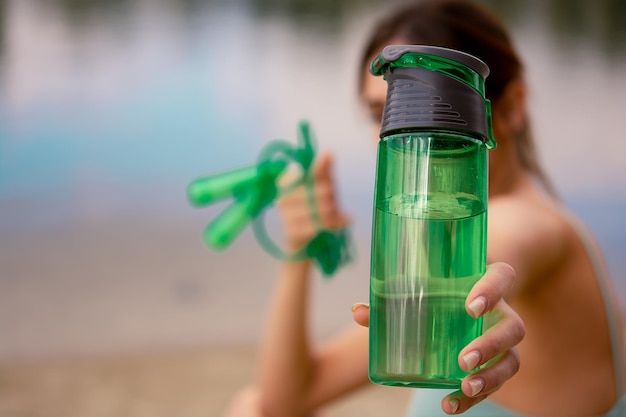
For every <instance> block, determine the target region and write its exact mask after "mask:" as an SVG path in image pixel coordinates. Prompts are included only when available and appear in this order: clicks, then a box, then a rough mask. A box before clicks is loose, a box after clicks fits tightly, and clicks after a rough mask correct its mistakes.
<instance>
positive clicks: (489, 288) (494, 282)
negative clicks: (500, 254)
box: [465, 262, 515, 318]
mask: <svg viewBox="0 0 626 417" xmlns="http://www.w3.org/2000/svg"><path fill="white" fill-rule="evenodd" d="M514 283H515V270H514V269H513V267H512V266H510V265H508V264H505V263H503V262H497V263H494V264H491V265H489V266H488V267H487V271H486V272H485V275H483V276H482V278H481V279H479V280H478V282H477V283H476V284H475V285H474V287H473V288H472V290H471V291H470V293H469V294H468V295H467V298H466V301H465V308H466V309H467V312H468V313H469V314H470V315H471V316H472V317H474V318H478V317H481V316H482V315H483V314H485V313H486V312H487V311H490V310H491V309H493V308H494V307H495V305H496V304H497V303H498V302H499V301H500V300H501V299H502V298H504V296H505V295H506V294H507V293H508V291H509V290H510V289H511V288H512V287H513V284H514Z"/></svg>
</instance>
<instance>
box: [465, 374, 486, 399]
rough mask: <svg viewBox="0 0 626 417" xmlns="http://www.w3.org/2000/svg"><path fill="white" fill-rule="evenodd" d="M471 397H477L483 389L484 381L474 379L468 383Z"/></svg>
mask: <svg viewBox="0 0 626 417" xmlns="http://www.w3.org/2000/svg"><path fill="white" fill-rule="evenodd" d="M469 386H470V391H471V392H472V397H475V396H477V395H478V394H480V392H481V391H482V390H483V388H485V381H484V380H483V379H482V378H474V379H472V380H470V381H469Z"/></svg>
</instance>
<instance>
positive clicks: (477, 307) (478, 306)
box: [467, 295, 487, 318]
mask: <svg viewBox="0 0 626 417" xmlns="http://www.w3.org/2000/svg"><path fill="white" fill-rule="evenodd" d="M467 308H469V310H470V311H471V312H472V313H473V315H474V318H478V317H480V316H482V315H483V313H484V312H485V308H487V299H486V298H485V297H483V296H482V295H481V296H480V297H476V299H475V300H474V301H472V302H471V303H469V304H468V305H467Z"/></svg>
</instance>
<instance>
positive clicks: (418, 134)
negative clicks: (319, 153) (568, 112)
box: [369, 45, 495, 388]
mask: <svg viewBox="0 0 626 417" xmlns="http://www.w3.org/2000/svg"><path fill="white" fill-rule="evenodd" d="M370 70H371V72H372V73H373V74H374V75H382V76H384V78H385V80H386V81H387V88H388V89H387V99H386V102H385V109H384V112H383V119H382V125H381V131H380V142H379V145H378V164H377V171H376V190H375V196H374V208H375V210H374V219H373V231H372V247H371V251H372V253H371V281H370V306H371V310H370V314H371V316H370V330H369V332H370V335H369V377H370V379H371V380H372V381H373V382H375V383H379V384H383V385H397V386H408V387H426V388H456V387H459V386H460V384H461V381H462V379H463V378H464V377H465V376H466V375H467V374H466V373H465V372H464V371H463V370H462V369H461V368H460V366H459V364H458V355H459V353H460V351H461V349H463V347H465V346H466V345H467V344H468V343H469V342H471V341H472V340H473V339H475V338H476V337H478V336H479V335H480V334H481V333H482V320H481V319H474V318H472V317H471V316H470V315H469V314H468V313H467V312H466V310H465V299H466V297H467V294H468V292H469V290H470V289H471V288H472V286H473V285H474V284H475V283H476V281H477V280H478V279H479V278H480V277H481V276H482V275H483V274H484V273H485V268H486V247H487V190H488V170H487V168H488V160H487V149H490V148H493V147H495V141H494V140H493V135H492V131H491V107H490V103H489V101H488V100H487V99H486V98H485V88H484V84H485V78H486V77H487V75H488V74H489V68H488V67H487V65H485V64H484V63H483V62H482V61H480V60H479V59H477V58H475V57H473V56H471V55H468V54H466V53H463V52H460V51H456V50H451V49H446V48H439V47H432V46H422V45H411V46H403V45H394V46H388V47H386V48H385V49H384V50H383V52H382V53H381V55H380V56H379V57H377V58H376V59H375V60H374V61H373V62H372V65H371V68H370Z"/></svg>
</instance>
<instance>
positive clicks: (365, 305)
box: [352, 303, 370, 312]
mask: <svg viewBox="0 0 626 417" xmlns="http://www.w3.org/2000/svg"><path fill="white" fill-rule="evenodd" d="M359 307H365V308H370V305H369V304H366V303H354V304H353V305H352V311H353V312H354V310H356V309H357V308H359Z"/></svg>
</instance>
